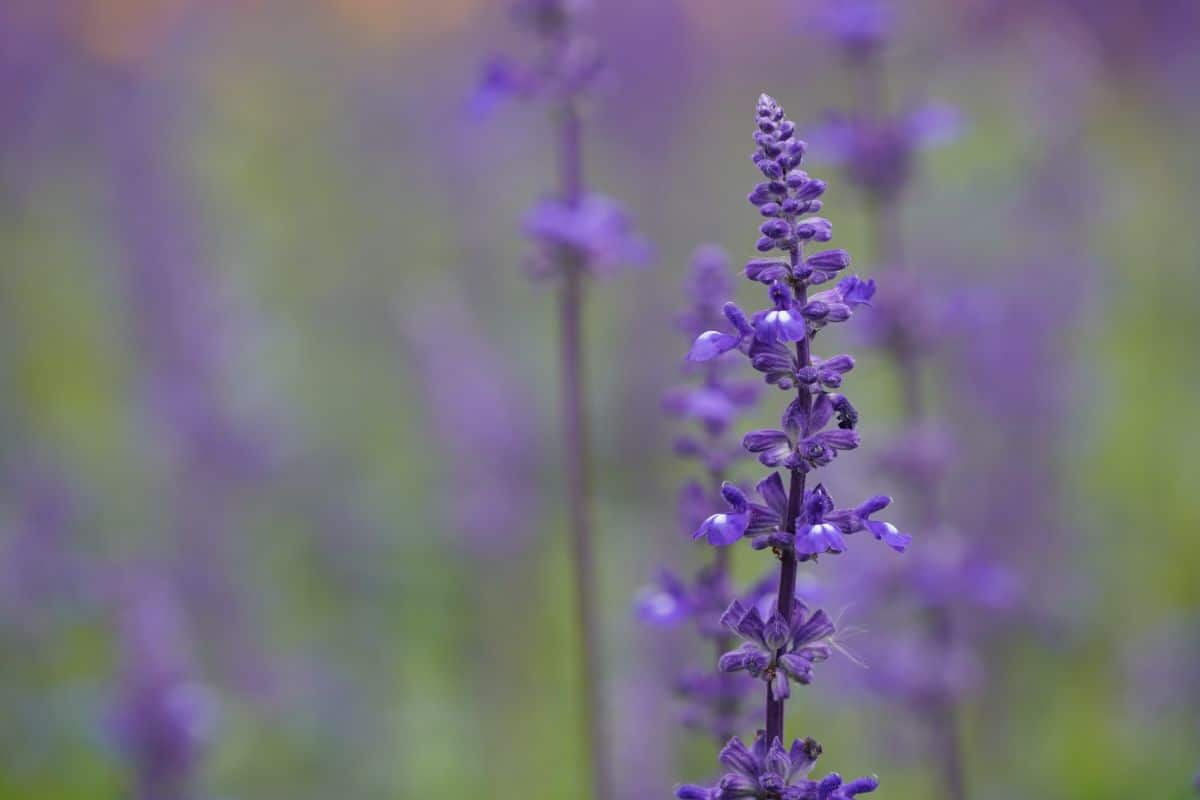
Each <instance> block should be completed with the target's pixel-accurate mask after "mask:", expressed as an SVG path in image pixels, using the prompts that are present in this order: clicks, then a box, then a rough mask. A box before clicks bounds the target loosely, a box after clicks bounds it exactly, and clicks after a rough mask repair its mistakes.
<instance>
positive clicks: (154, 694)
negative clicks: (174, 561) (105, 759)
mask: <svg viewBox="0 0 1200 800" xmlns="http://www.w3.org/2000/svg"><path fill="white" fill-rule="evenodd" d="M122 592H123V595H124V596H123V599H122V601H121V605H120V634H121V642H122V661H123V666H122V670H121V690H120V698H119V700H118V706H117V708H116V710H115V717H114V730H115V733H116V736H117V740H118V742H119V743H120V745H121V748H122V749H123V751H124V752H125V754H126V756H127V758H128V759H129V761H130V764H131V768H132V770H133V773H134V776H135V784H136V786H137V793H138V794H137V796H138V797H139V798H141V800H176V799H178V798H185V797H187V796H189V794H190V792H189V786H190V784H191V782H192V779H193V775H194V772H195V770H196V767H197V764H198V762H199V759H200V757H201V755H202V753H203V750H204V748H205V746H206V745H207V744H208V742H209V741H210V739H211V737H212V732H213V724H214V722H215V711H216V706H215V700H214V697H213V694H212V693H211V692H210V691H209V690H208V689H207V688H206V687H205V686H204V685H203V684H201V683H199V682H197V681H196V680H195V679H194V678H193V677H192V676H191V669H190V663H189V662H190V658H189V655H188V648H187V645H186V641H185V638H184V636H183V622H182V617H181V614H180V610H179V608H178V607H177V606H176V605H175V602H174V598H173V597H172V594H171V592H170V590H169V587H168V585H167V583H165V582H164V581H163V579H162V577H161V575H159V574H156V573H154V572H149V573H147V574H144V575H138V576H135V577H134V578H133V579H132V580H129V581H128V582H127V583H126V584H125V586H124V588H123V590H122Z"/></svg>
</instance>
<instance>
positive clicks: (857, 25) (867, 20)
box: [806, 0, 895, 59]
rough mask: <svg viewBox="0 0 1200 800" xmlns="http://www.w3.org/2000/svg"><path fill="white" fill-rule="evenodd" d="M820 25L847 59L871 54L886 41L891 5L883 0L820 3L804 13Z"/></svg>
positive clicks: (893, 22)
mask: <svg viewBox="0 0 1200 800" xmlns="http://www.w3.org/2000/svg"><path fill="white" fill-rule="evenodd" d="M806 16H808V17H810V18H811V19H810V20H806V21H811V23H812V24H813V25H814V26H815V27H819V28H824V29H825V30H826V31H827V32H828V33H829V35H830V37H831V38H832V39H833V40H834V41H835V42H836V43H837V44H838V46H839V47H840V48H841V49H842V51H843V53H845V55H846V56H847V57H848V58H850V59H866V58H870V57H872V56H874V55H875V54H876V53H878V52H879V50H880V48H882V47H883V45H884V44H886V43H887V41H888V38H889V36H890V35H891V33H892V28H893V27H894V25H895V19H894V14H893V9H892V8H891V7H890V6H889V5H888V4H887V3H886V2H884V0H837V2H828V3H824V4H821V5H820V6H818V7H817V8H816V9H815V10H813V11H812V12H810V13H809V14H808V15H806Z"/></svg>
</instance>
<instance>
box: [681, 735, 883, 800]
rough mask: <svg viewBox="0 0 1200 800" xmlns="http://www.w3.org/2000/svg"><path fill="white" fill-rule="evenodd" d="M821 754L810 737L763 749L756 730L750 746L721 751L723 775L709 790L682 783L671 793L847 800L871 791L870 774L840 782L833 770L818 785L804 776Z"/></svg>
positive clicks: (685, 798)
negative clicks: (785, 746)
mask: <svg viewBox="0 0 1200 800" xmlns="http://www.w3.org/2000/svg"><path fill="white" fill-rule="evenodd" d="M820 756H821V745H820V744H818V743H817V741H816V740H815V739H797V740H795V741H794V742H792V746H791V747H790V748H784V746H783V744H782V743H781V741H780V740H779V738H778V737H776V738H775V739H774V740H772V742H771V744H770V746H769V747H768V746H767V743H766V737H765V735H764V734H762V733H761V732H760V733H759V735H758V737H757V738H756V739H755V740H754V744H753V745H752V746H751V747H746V745H745V744H743V743H742V740H741V739H738V738H733V739H730V740H729V743H728V744H726V745H725V747H724V748H723V749H722V750H721V753H720V761H721V765H722V766H723V767H724V768H725V769H726V770H727V772H726V773H725V774H724V775H723V776H722V777H721V780H720V782H719V783H718V784H717V785H716V786H714V787H711V788H710V787H704V786H696V785H692V784H687V785H684V786H679V787H677V788H676V789H675V797H676V798H678V799H679V800H734V799H735V798H758V800H768V799H769V798H774V799H775V800H849V798H852V797H855V796H856V795H859V794H866V793H868V792H873V791H875V789H876V788H877V787H878V786H879V781H878V780H877V779H876V778H875V777H873V776H871V777H865V778H858V779H857V780H854V781H851V782H849V783H845V782H843V780H842V777H841V776H840V775H838V774H837V773H836V772H834V773H830V774H829V775H827V776H825V777H824V778H822V779H821V780H819V781H816V780H812V779H810V778H809V777H808V774H809V772H810V771H811V770H812V768H813V766H814V765H815V764H816V762H817V759H818V758H820Z"/></svg>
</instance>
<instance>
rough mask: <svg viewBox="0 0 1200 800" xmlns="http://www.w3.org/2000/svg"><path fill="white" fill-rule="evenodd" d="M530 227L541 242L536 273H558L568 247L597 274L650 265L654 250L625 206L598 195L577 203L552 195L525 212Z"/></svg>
mask: <svg viewBox="0 0 1200 800" xmlns="http://www.w3.org/2000/svg"><path fill="white" fill-rule="evenodd" d="M524 228H525V233H526V235H527V236H529V238H530V239H532V240H533V241H534V242H536V243H538V244H539V245H540V246H539V247H538V249H537V250H535V252H534V253H533V254H532V255H531V256H530V263H529V269H530V273H531V274H533V275H534V276H535V277H546V276H550V275H554V274H556V272H557V270H558V268H559V260H560V258H561V255H560V254H561V252H562V251H563V250H568V251H570V252H571V253H573V254H576V256H577V257H578V258H580V259H581V260H582V263H583V264H585V265H587V267H588V268H589V270H590V271H591V272H592V273H593V274H596V275H611V274H613V273H615V272H617V271H618V270H619V269H620V268H622V267H628V266H641V265H644V264H646V263H647V262H648V261H649V260H650V256H651V252H652V251H651V247H650V243H649V241H648V240H647V239H646V238H645V237H644V236H641V235H639V234H638V233H637V232H636V231H635V230H634V227H633V221H632V220H631V219H630V217H629V215H628V213H627V212H626V211H625V209H624V208H622V207H621V206H620V205H619V204H618V203H617V202H616V201H615V200H613V199H611V198H609V197H605V196H603V195H598V194H590V195H586V196H585V197H583V198H581V199H580V201H579V202H578V203H576V204H571V203H567V202H564V201H562V200H559V199H557V198H546V199H544V200H542V201H540V202H539V203H538V204H537V205H535V206H534V207H533V208H532V209H531V210H530V211H529V213H528V214H527V215H526V216H525V222H524Z"/></svg>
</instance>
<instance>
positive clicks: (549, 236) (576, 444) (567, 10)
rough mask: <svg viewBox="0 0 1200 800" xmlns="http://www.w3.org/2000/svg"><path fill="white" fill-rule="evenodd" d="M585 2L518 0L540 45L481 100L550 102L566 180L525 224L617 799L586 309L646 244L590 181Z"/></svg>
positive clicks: (588, 719)
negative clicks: (551, 298)
mask: <svg viewBox="0 0 1200 800" xmlns="http://www.w3.org/2000/svg"><path fill="white" fill-rule="evenodd" d="M584 6H585V3H584V2H582V0H519V2H517V3H516V4H515V6H514V11H515V15H516V19H517V22H518V24H519V25H520V26H521V27H522V28H523V29H524V30H526V31H527V32H528V33H530V34H531V35H532V36H533V37H534V39H535V40H536V42H537V48H536V52H535V53H534V54H533V56H532V58H531V59H530V60H528V61H524V62H518V61H513V60H511V59H504V58H500V59H494V60H493V61H492V62H491V63H490V64H489V65H488V67H487V69H486V73H485V78H484V82H483V86H482V87H481V89H480V91H479V92H478V93H477V95H476V97H475V102H474V103H473V105H474V108H475V110H476V111H477V112H479V111H486V110H488V109H490V108H491V107H492V106H494V105H495V104H496V102H497V101H498V100H500V99H503V98H504V97H506V96H517V97H523V98H526V99H534V100H538V101H540V102H542V103H543V104H545V106H546V107H547V108H548V109H549V110H550V112H551V116H552V119H553V122H554V128H555V131H554V133H555V139H556V164H557V176H556V183H557V187H556V189H555V191H554V192H553V193H552V194H551V195H550V196H548V197H546V198H544V199H542V200H541V201H539V202H538V203H537V204H536V205H535V206H534V208H533V209H532V210H531V211H530V212H529V214H528V215H527V216H526V219H525V224H524V227H525V232H526V234H527V235H528V236H529V237H530V238H531V239H532V240H533V242H534V243H535V252H534V253H533V256H532V258H531V260H530V266H531V270H532V272H533V273H534V274H536V275H539V276H542V277H549V278H553V279H554V280H556V281H557V282H558V318H559V344H560V350H559V370H560V377H561V389H560V391H561V403H562V440H563V441H562V444H563V469H564V476H565V485H566V505H567V525H568V529H569V541H570V548H571V563H572V567H573V571H574V574H573V580H572V586H573V588H574V593H575V598H574V606H575V614H576V630H577V631H578V633H579V636H580V658H581V662H580V678H581V681H580V682H581V686H582V689H583V693H584V696H583V718H584V728H585V736H586V744H587V747H586V750H587V753H588V754H589V757H590V759H591V762H592V763H591V769H590V773H591V781H590V784H591V789H592V795H593V797H594V798H595V800H607V798H610V797H612V796H613V786H614V783H613V779H612V775H611V772H610V770H611V769H612V764H611V757H610V755H609V754H610V743H609V741H608V736H607V733H606V725H605V723H604V719H603V709H604V707H605V704H604V702H603V688H602V681H601V675H602V669H601V661H602V650H603V648H602V643H601V637H600V618H599V611H598V609H597V603H596V591H597V578H596V565H595V554H594V549H593V543H592V474H591V435H590V431H589V423H588V415H587V400H588V395H587V388H586V383H585V374H586V371H585V364H584V353H585V343H584V306H585V295H586V288H587V286H586V285H587V281H588V279H589V277H590V276H592V275H593V274H597V273H604V272H607V271H609V270H610V269H611V267H612V266H614V265H619V264H623V263H624V264H627V263H636V262H638V261H641V260H643V259H644V257H645V255H646V253H647V247H646V244H645V242H644V241H643V240H642V239H641V238H639V237H638V236H636V235H635V234H634V233H633V230H632V226H631V224H630V221H629V217H628V216H627V214H626V213H625V211H624V210H623V209H622V208H621V207H620V206H619V205H618V204H617V203H616V202H615V201H613V200H611V199H609V198H607V197H605V196H603V195H599V194H595V193H590V192H588V191H587V188H586V186H585V182H584V159H583V118H582V114H583V97H584V94H585V92H586V90H587V89H588V88H589V87H590V86H591V85H592V84H593V83H594V81H595V79H596V77H597V75H599V73H600V72H601V69H602V59H601V57H600V55H599V51H598V49H597V47H596V45H595V43H594V42H593V41H592V39H591V38H589V37H588V36H586V35H584V34H583V33H582V32H581V31H580V28H579V22H580V17H581V14H582V12H583V11H584Z"/></svg>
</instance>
